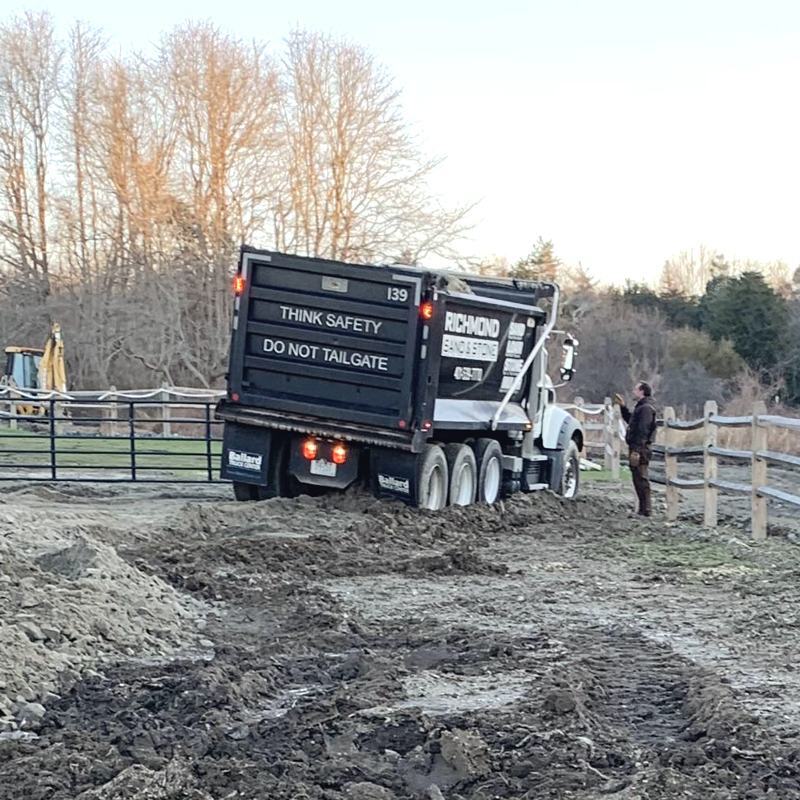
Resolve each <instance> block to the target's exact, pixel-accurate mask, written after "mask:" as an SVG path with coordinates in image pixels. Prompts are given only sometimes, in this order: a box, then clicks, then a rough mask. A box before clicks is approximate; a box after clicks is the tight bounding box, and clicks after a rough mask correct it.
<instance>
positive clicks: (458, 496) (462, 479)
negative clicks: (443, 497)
mask: <svg viewBox="0 0 800 800" xmlns="http://www.w3.org/2000/svg"><path fill="white" fill-rule="evenodd" d="M444 456H445V458H446V459H447V468H448V470H449V472H450V481H449V484H450V488H449V491H448V503H449V504H450V505H451V506H470V505H472V504H473V503H474V502H475V497H476V496H477V493H478V462H477V461H476V460H475V453H473V452H472V448H471V447H469V446H468V445H466V444H458V443H453V444H448V445H447V446H446V447H445V448H444Z"/></svg>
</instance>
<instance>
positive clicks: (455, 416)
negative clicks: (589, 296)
mask: <svg viewBox="0 0 800 800" xmlns="http://www.w3.org/2000/svg"><path fill="white" fill-rule="evenodd" d="M234 295H235V297H234V300H233V303H234V308H233V322H232V335H231V347H230V360H229V371H228V375H227V392H226V396H225V398H224V399H222V400H221V401H220V402H219V404H218V406H217V408H216V412H215V413H216V417H217V419H219V420H223V421H224V435H223V447H222V465H221V475H222V477H223V478H226V479H228V480H230V481H232V482H233V490H234V493H235V496H236V498H237V499H239V500H261V499H267V498H273V497H287V496H289V497H291V496H297V495H299V494H317V493H321V492H324V491H326V490H343V489H346V488H347V487H349V486H352V485H354V484H361V485H363V486H366V487H369V489H371V491H373V492H374V493H375V495H377V496H378V497H382V498H392V499H399V500H402V501H403V502H405V503H407V504H409V505H412V506H416V507H421V508H426V509H430V510H438V509H442V508H444V507H445V506H447V505H449V504H452V505H469V504H471V503H474V502H480V503H494V502H496V501H497V500H499V499H500V498H502V497H505V496H508V495H510V494H512V493H514V492H517V491H523V492H530V491H536V490H540V489H552V490H554V491H556V492H558V493H560V494H562V495H563V496H565V497H574V496H575V495H576V494H577V492H578V488H579V480H580V472H579V465H580V457H579V454H580V451H581V450H582V449H583V431H582V429H581V426H580V424H579V423H578V421H577V420H576V419H575V418H574V417H572V416H571V415H570V414H568V413H567V412H566V411H564V410H563V409H561V408H559V407H558V406H557V405H556V403H555V390H554V384H553V382H552V380H551V379H550V378H549V377H548V364H547V361H548V352H547V347H546V345H547V343H548V341H549V340H550V339H551V337H553V336H554V335H555V334H556V333H562V332H556V330H555V326H556V321H557V316H558V306H559V288H558V286H557V285H556V284H554V283H548V282H538V281H523V280H514V279H502V278H488V277H481V276H473V275H467V274H461V273H458V272H455V271H448V270H436V269H425V268H420V267H414V266H403V265H395V264H391V265H370V264H354V263H343V262H339V261H331V260H326V259H322V258H308V257H303V256H296V255H289V254H285V253H278V252H271V251H265V250H257V249H254V248H251V247H243V248H242V250H241V254H240V259H239V264H238V269H237V272H236V275H235V278H234ZM576 344H577V343H576V342H575V340H574V339H571V338H569V337H567V338H566V339H565V340H564V342H563V345H562V347H563V352H564V362H563V366H562V368H561V378H562V379H563V380H569V378H571V376H572V372H573V370H574V358H575V351H576Z"/></svg>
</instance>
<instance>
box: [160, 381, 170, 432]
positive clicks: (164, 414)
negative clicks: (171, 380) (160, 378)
mask: <svg viewBox="0 0 800 800" xmlns="http://www.w3.org/2000/svg"><path fill="white" fill-rule="evenodd" d="M169 398H170V394H169V385H168V384H167V383H162V384H161V435H162V436H172V425H171V424H170V421H169V419H170V416H172V415H171V413H170V411H171V409H170V405H169Z"/></svg>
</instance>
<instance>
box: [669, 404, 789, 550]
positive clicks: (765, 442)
mask: <svg viewBox="0 0 800 800" xmlns="http://www.w3.org/2000/svg"><path fill="white" fill-rule="evenodd" d="M663 427H664V437H663V438H664V444H663V447H661V448H658V450H661V451H662V452H663V454H664V483H665V485H666V495H667V498H666V499H667V519H670V520H674V519H677V517H678V508H679V503H680V492H681V490H697V491H700V490H702V491H703V495H704V502H703V508H704V512H703V518H704V523H705V525H706V526H708V527H712V528H713V527H716V526H717V506H718V499H719V493H720V492H723V493H731V494H738V495H749V496H750V501H751V530H752V534H753V537H754V538H755V539H765V538H766V536H767V504H768V501H769V500H773V501H778V502H781V503H786V504H789V505H792V506H795V507H800V494H793V493H790V492H787V491H784V490H783V489H779V488H777V487H775V486H770V485H769V483H768V473H767V468H768V466H769V465H775V466H780V467H782V468H789V469H792V468H797V467H800V456H798V455H796V454H792V453H787V452H779V451H775V450H770V449H769V432H770V430H778V429H783V430H793V431H800V419H794V418H791V417H781V416H775V415H770V414H767V408H766V406H765V405H764V403H763V402H758V403H756V404H755V405H754V407H753V413H752V414H751V415H749V416H744V417H725V416H720V415H719V413H718V410H717V404H716V403H715V402H713V401H709V402H707V403H706V404H705V408H704V410H703V416H702V417H701V418H700V419H694V420H679V419H677V418H676V416H675V410H674V409H673V408H671V407H667V408H665V409H664V425H663ZM725 428H740V429H749V431H750V436H749V439H750V449H749V450H735V449H731V448H725V447H719V446H718V439H719V432H720V430H721V429H725ZM696 430H702V431H703V443H702V445H700V446H688V447H685V446H680V439H681V435H682V433H684V432H686V431H696ZM698 456H702V459H703V477H702V478H681V477H679V476H678V462H679V459H681V458H691V457H698ZM720 459H723V460H729V461H733V462H738V463H744V464H750V481H749V482H748V483H744V482H735V481H727V480H720V478H719V475H718V468H719V461H720ZM798 492H800V488H798Z"/></svg>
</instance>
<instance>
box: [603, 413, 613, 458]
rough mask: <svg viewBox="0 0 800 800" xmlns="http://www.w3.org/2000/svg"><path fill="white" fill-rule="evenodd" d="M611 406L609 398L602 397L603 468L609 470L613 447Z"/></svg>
mask: <svg viewBox="0 0 800 800" xmlns="http://www.w3.org/2000/svg"><path fill="white" fill-rule="evenodd" d="M612 409H613V406H612V405H611V398H610V397H606V398H604V399H603V469H606V470H609V471H611V470H612V469H613V467H614V447H613V440H612V438H611V436H612V432H611V429H612V424H613V419H612V417H613V414H612Z"/></svg>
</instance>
